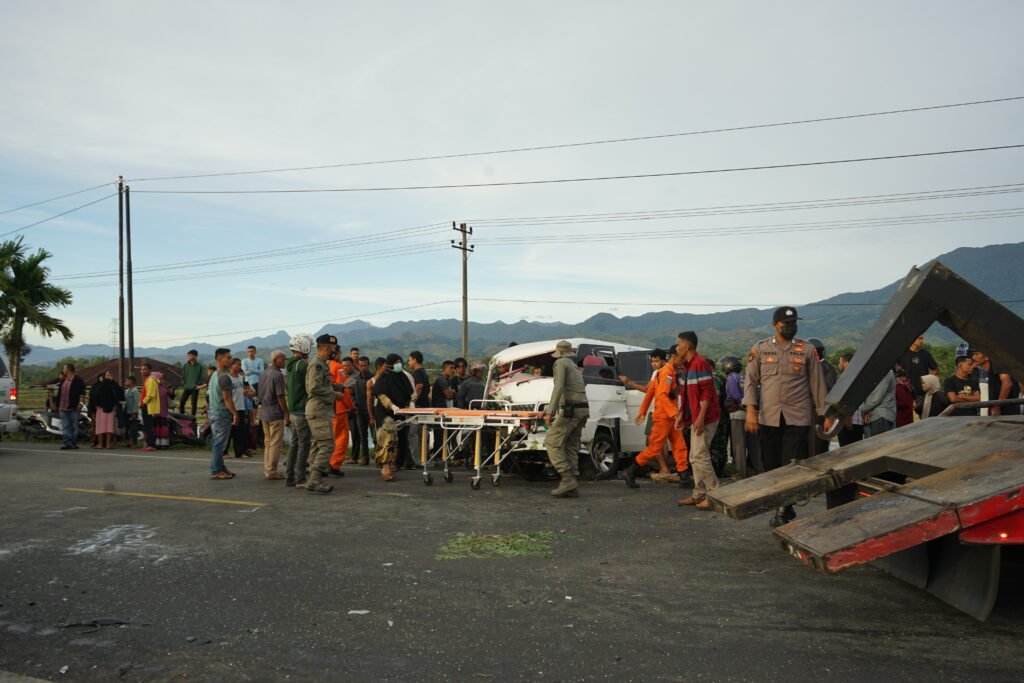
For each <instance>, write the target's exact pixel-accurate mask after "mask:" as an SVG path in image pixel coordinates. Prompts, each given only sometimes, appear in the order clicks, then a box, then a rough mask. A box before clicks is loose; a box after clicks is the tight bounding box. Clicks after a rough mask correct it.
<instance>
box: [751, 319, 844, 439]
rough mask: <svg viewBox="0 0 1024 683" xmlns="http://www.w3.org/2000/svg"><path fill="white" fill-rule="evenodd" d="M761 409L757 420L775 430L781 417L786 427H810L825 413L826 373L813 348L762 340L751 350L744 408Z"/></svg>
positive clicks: (795, 341) (800, 342)
mask: <svg viewBox="0 0 1024 683" xmlns="http://www.w3.org/2000/svg"><path fill="white" fill-rule="evenodd" d="M758 389H760V392H761V397H760V406H759V415H758V421H759V422H760V423H761V424H763V425H765V426H768V427H778V426H779V420H780V418H782V417H784V418H786V424H787V425H793V426H796V427H809V426H811V425H812V424H814V420H815V413H817V415H824V414H825V408H826V405H825V395H826V394H828V390H827V389H826V387H825V374H824V372H822V369H821V363H820V362H819V361H818V353H817V351H815V349H814V346H813V345H811V344H808V343H807V342H805V341H803V340H802V339H793V340H792V341H790V342H789V344H787V345H782V344H779V343H778V341H776V340H775V337H769V338H768V339H762V340H761V341H759V342H757V343H756V344H754V348H752V349H750V357H749V359H748V362H747V371H746V377H745V379H744V382H743V405H745V406H758Z"/></svg>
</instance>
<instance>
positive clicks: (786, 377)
mask: <svg viewBox="0 0 1024 683" xmlns="http://www.w3.org/2000/svg"><path fill="white" fill-rule="evenodd" d="M797 320H799V318H798V317H797V314H796V309H795V308H793V307H792V306H780V307H779V308H776V309H775V311H774V312H773V313H772V327H774V328H775V336H774V337H769V338H768V339H762V340H761V341H759V342H757V343H756V344H754V348H752V349H750V357H749V358H748V361H747V372H746V377H745V379H744V384H743V405H744V406H746V410H747V419H746V424H745V429H746V430H747V431H748V432H751V433H756V434H758V435H759V439H758V440H759V441H760V445H761V461H762V462H763V463H764V468H765V470H773V469H775V468H776V467H780V466H781V465H782V464H783V463H786V462H789V461H791V460H803V459H804V458H806V457H807V450H808V449H807V445H808V437H809V433H810V429H811V427H812V426H813V425H814V423H815V421H816V420H817V418H818V416H823V415H824V414H825V407H826V406H825V395H826V394H827V393H828V391H827V389H826V388H825V375H824V373H823V372H822V369H821V364H820V363H819V362H818V354H817V351H816V350H815V348H814V346H813V345H811V344H810V343H809V342H805V341H804V340H802V339H797V337H796V332H797ZM830 422H831V421H830V420H827V419H826V420H825V424H824V427H825V429H826V430H827V429H828V428H829V426H830ZM795 517H796V512H795V511H794V510H793V506H791V505H790V506H787V507H786V508H780V509H779V510H778V511H776V513H775V517H774V518H773V519H772V520H771V522H770V523H769V524H770V526H772V527H776V526H779V525H781V524H785V523H786V522H788V521H790V520H791V519H793V518H795Z"/></svg>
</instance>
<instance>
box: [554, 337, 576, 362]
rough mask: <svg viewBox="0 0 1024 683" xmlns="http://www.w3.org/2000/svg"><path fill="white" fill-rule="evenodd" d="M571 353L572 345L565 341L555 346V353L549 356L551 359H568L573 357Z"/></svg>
mask: <svg viewBox="0 0 1024 683" xmlns="http://www.w3.org/2000/svg"><path fill="white" fill-rule="evenodd" d="M575 355H576V354H575V353H573V350H572V344H570V343H569V342H567V341H566V340H564V339H563V340H562V341H560V342H558V343H557V344H555V352H554V353H553V354H551V357H552V358H568V357H569V356H575Z"/></svg>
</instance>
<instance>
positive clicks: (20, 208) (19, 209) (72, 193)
mask: <svg viewBox="0 0 1024 683" xmlns="http://www.w3.org/2000/svg"><path fill="white" fill-rule="evenodd" d="M114 184H115V183H114V181H111V182H108V183H103V184H102V185H93V186H92V187H87V188H85V189H84V190H75V191H74V192H68V193H67V194H62V195H59V196H57V197H50V198H49V199H42V200H40V201H38V202H32V203H31V204H23V205H21V206H16V207H14V208H13V209H4V210H3V211H0V216H2V215H4V214H5V213H13V212H15V211H21V210H22V209H31V208H32V207H33V206H39V205H41V204H49V203H50V202H55V201H57V200H58V199H64V198H65V197H74V196H75V195H76V194H84V193H86V192H92V191H93V190H98V189H100V188H101V187H106V186H107V185H114Z"/></svg>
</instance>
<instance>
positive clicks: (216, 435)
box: [210, 413, 231, 475]
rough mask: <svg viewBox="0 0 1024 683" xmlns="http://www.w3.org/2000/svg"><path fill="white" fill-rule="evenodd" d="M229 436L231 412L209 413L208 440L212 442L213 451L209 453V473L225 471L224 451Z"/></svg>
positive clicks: (226, 469)
mask: <svg viewBox="0 0 1024 683" xmlns="http://www.w3.org/2000/svg"><path fill="white" fill-rule="evenodd" d="M230 436H231V413H224V414H223V415H221V414H213V415H210V442H211V443H212V444H213V453H212V454H211V455H210V474H211V475H213V474H217V473H218V472H227V471H228V468H227V467H225V466H224V451H225V450H227V447H228V437H230Z"/></svg>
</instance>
